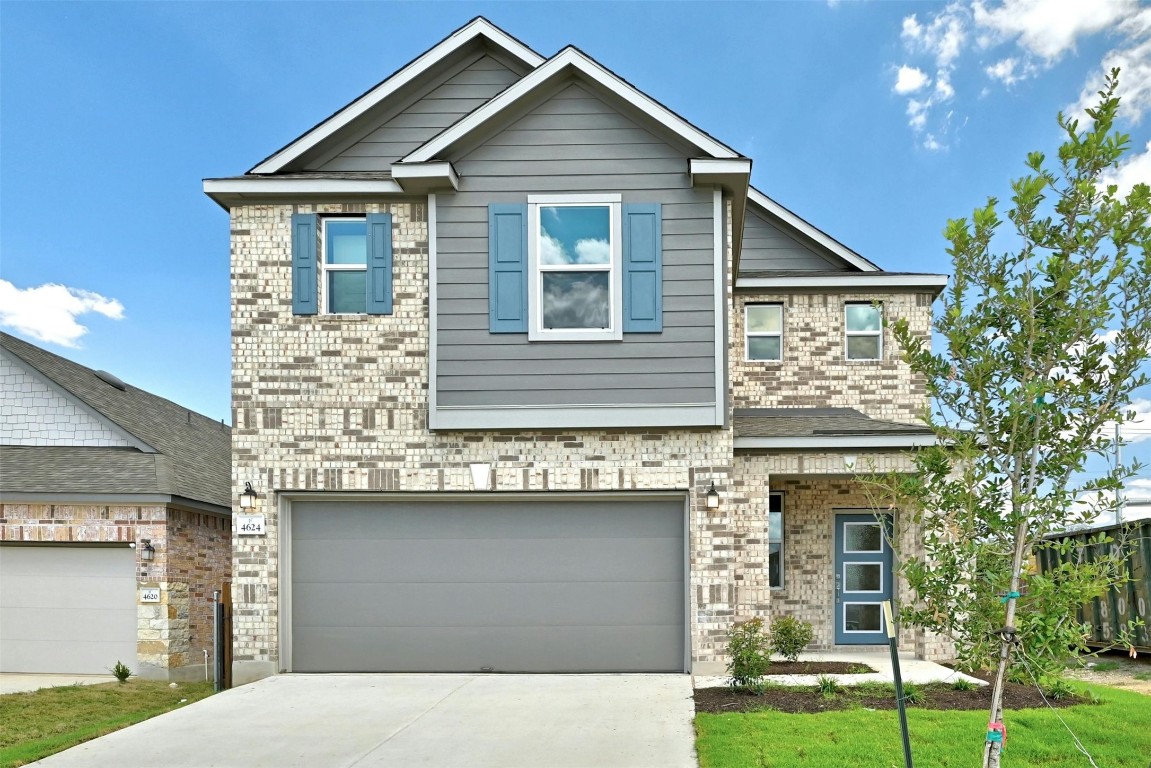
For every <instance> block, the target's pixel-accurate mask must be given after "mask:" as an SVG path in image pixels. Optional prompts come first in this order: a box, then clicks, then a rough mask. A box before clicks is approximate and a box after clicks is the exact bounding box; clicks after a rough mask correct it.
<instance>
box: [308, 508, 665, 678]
mask: <svg viewBox="0 0 1151 768" xmlns="http://www.w3.org/2000/svg"><path fill="white" fill-rule="evenodd" d="M684 527H685V526H684V503H683V500H682V499H643V500H639V501H637V500H634V499H622V498H614V499H604V498H575V497H565V498H560V499H557V500H551V499H548V500H546V501H541V500H540V499H538V498H536V499H523V498H519V499H513V498H508V497H503V498H500V499H499V500H498V501H494V502H486V501H485V502H477V501H474V500H455V499H447V500H445V499H443V498H441V499H436V500H433V501H421V500H418V499H411V500H407V499H405V500H402V501H399V502H393V501H387V502H373V501H362V502H360V501H357V502H333V501H326V500H308V501H306V502H304V501H301V502H293V504H292V507H291V512H290V525H289V528H290V541H291V557H290V569H291V588H290V598H289V599H290V614H291V627H290V634H291V637H290V639H289V642H290V646H291V648H290V654H291V659H290V665H291V668H292V669H293V670H294V671H316V672H319V671H348V672H351V671H365V672H367V671H381V672H386V671H423V672H450V671H478V670H481V669H483V668H491V669H494V670H497V671H521V672H532V671H537V672H550V671H562V672H593V671H680V670H683V668H684V656H685V652H684V644H685V636H686V626H685V625H686V616H685V603H686V586H685V574H686V565H685V551H684V550H685V548H684V538H683V537H684Z"/></svg>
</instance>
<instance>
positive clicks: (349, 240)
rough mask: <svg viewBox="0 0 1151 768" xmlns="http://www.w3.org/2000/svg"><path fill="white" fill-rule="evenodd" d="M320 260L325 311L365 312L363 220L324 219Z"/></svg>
mask: <svg viewBox="0 0 1151 768" xmlns="http://www.w3.org/2000/svg"><path fill="white" fill-rule="evenodd" d="M323 230H324V233H323V246H322V250H323V255H322V257H321V260H320V268H321V273H322V277H321V285H322V291H323V297H324V305H323V306H324V312H326V313H327V314H332V315H334V314H363V313H365V312H367V276H368V223H367V221H366V220H364V219H324V220H323Z"/></svg>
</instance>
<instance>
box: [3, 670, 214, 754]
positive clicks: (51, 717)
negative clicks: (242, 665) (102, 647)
mask: <svg viewBox="0 0 1151 768" xmlns="http://www.w3.org/2000/svg"><path fill="white" fill-rule="evenodd" d="M210 695H212V684H211V683H181V684H180V685H179V686H178V687H176V688H170V687H169V686H168V683H161V682H156V681H151V680H129V681H128V682H127V683H124V684H123V685H121V684H119V683H105V684H102V685H64V686H59V687H57V688H43V689H41V690H39V691H31V692H28V693H10V694H7V695H4V696H0V768H10V767H11V766H18V765H24V764H26V763H31V762H34V761H36V760H39V759H40V758H42V757H47V756H48V755H52V754H55V753H56V752H60V751H61V750H65V749H68V748H69V747H74V746H76V745H77V744H80V743H82V742H85V741H88V740H89V739H94V738H96V737H97V736H103V735H104V734H105V733H111V732H112V731H116V730H119V729H120V728H123V727H125V726H128V725H132V724H133V723H138V722H140V721H141V720H147V719H148V718H150V717H155V716H156V715H162V714H163V713H165V712H168V711H170V710H173V709H177V708H178V707H184V706H187V705H188V704H190V703H191V702H193V701H198V700H199V699H202V698H205V697H206V696H210ZM181 699H187V701H186V702H184V703H181V701H180V700H181Z"/></svg>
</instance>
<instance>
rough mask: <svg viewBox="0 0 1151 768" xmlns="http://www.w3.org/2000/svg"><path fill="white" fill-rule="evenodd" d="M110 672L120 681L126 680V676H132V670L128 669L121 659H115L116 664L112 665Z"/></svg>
mask: <svg viewBox="0 0 1151 768" xmlns="http://www.w3.org/2000/svg"><path fill="white" fill-rule="evenodd" d="M111 672H112V674H113V675H115V676H116V679H117V680H119V681H120V682H121V683H123V682H126V681H127V680H128V678H129V677H131V676H132V670H130V669H128V667H127V666H126V665H125V664H124V662H122V661H117V662H116V666H114V667H112V669H111Z"/></svg>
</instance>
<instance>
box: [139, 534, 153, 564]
mask: <svg viewBox="0 0 1151 768" xmlns="http://www.w3.org/2000/svg"><path fill="white" fill-rule="evenodd" d="M140 559H141V560H143V561H144V562H145V563H150V562H152V561H153V560H155V559H156V548H155V547H153V546H152V540H151V539H140Z"/></svg>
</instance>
